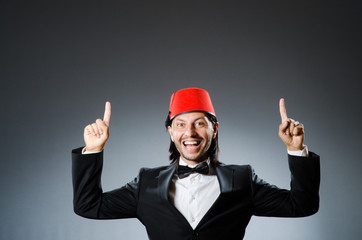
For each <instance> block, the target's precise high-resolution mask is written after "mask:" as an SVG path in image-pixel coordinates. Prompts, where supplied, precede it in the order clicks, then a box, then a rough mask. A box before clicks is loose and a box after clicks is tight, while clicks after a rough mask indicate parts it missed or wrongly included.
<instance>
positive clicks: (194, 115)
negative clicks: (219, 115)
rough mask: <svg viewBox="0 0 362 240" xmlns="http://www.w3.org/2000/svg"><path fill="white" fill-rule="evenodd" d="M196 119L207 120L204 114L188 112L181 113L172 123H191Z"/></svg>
mask: <svg viewBox="0 0 362 240" xmlns="http://www.w3.org/2000/svg"><path fill="white" fill-rule="evenodd" d="M198 119H205V120H208V118H207V115H206V113H203V112H189V113H183V114H180V115H178V116H177V117H175V119H174V121H184V122H191V121H196V120H198Z"/></svg>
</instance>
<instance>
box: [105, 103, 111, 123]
mask: <svg viewBox="0 0 362 240" xmlns="http://www.w3.org/2000/svg"><path fill="white" fill-rule="evenodd" d="M110 119H111V103H110V102H108V101H107V102H106V107H105V110H104V117H103V122H104V123H105V124H107V126H109V121H110Z"/></svg>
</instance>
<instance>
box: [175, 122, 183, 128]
mask: <svg viewBox="0 0 362 240" xmlns="http://www.w3.org/2000/svg"><path fill="white" fill-rule="evenodd" d="M176 126H177V127H183V126H184V124H183V123H177V125H176Z"/></svg>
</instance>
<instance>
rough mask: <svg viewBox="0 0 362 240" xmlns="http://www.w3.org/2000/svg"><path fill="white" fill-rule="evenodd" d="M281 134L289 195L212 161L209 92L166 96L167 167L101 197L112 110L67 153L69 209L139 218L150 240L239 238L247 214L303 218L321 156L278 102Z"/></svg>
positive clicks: (312, 206)
mask: <svg viewBox="0 0 362 240" xmlns="http://www.w3.org/2000/svg"><path fill="white" fill-rule="evenodd" d="M280 115H281V120H282V123H281V124H280V126H279V136H280V138H281V139H282V141H283V142H284V144H285V145H286V147H287V149H288V153H289V155H288V160H289V166H290V170H291V174H292V178H291V190H290V191H289V190H284V189H279V188H277V187H276V186H274V185H270V184H268V183H266V182H265V181H263V180H261V179H260V178H259V177H258V176H257V175H256V174H255V173H254V171H253V169H252V168H251V167H250V166H249V165H243V166H238V165H225V164H222V163H220V162H219V160H218V137H217V136H218V127H219V123H218V122H217V120H216V114H215V111H214V108H213V105H212V102H211V99H210V97H209V94H208V93H207V92H206V91H205V90H203V89H199V88H188V89H182V90H179V91H177V92H175V93H174V94H173V95H172V97H171V102H170V109H169V115H168V116H167V120H166V127H167V129H168V132H169V134H170V138H171V145H170V153H171V154H170V160H171V164H170V165H168V166H163V167H159V168H154V169H141V170H140V172H139V175H138V177H136V178H135V179H134V181H132V182H130V183H128V184H126V185H125V186H124V187H121V188H119V189H116V190H113V191H111V192H106V193H103V192H102V188H101V186H100V178H101V170H102V161H103V152H102V151H103V149H104V146H105V144H106V141H107V139H108V134H109V133H108V127H109V121H110V116H111V105H110V103H109V102H107V103H106V107H105V113H104V118H103V120H101V119H97V120H96V122H95V123H93V124H90V125H88V126H87V127H86V128H85V130H84V140H85V145H86V146H85V148H78V149H75V150H73V152H72V157H73V186H74V211H75V212H76V213H77V214H79V215H81V216H83V217H87V218H93V219H116V218H131V217H133V218H138V219H139V220H140V221H141V223H142V224H143V225H144V226H145V227H146V230H147V233H148V237H149V239H152V240H162V239H165V240H169V239H172V240H181V239H182V240H184V239H200V240H203V239H205V240H206V239H207V240H218V239H220V240H221V239H228V240H233V239H238V240H239V239H242V238H243V236H244V234H245V228H246V226H247V224H248V223H249V220H250V218H251V216H252V215H256V216H275V217H302V216H308V215H311V214H314V213H315V212H317V211H318V207H319V195H318V191H319V179H320V175H319V156H318V155H316V154H314V153H313V152H309V153H308V150H307V148H306V146H305V145H304V144H303V140H304V130H303V125H302V124H301V123H298V122H296V121H294V120H292V119H290V118H288V117H287V113H286V110H285V105H284V99H281V100H280Z"/></svg>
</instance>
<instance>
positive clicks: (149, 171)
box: [140, 164, 176, 176]
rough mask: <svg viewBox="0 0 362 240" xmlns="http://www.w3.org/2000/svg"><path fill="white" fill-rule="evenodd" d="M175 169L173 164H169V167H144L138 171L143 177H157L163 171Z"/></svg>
mask: <svg viewBox="0 0 362 240" xmlns="http://www.w3.org/2000/svg"><path fill="white" fill-rule="evenodd" d="M175 168H176V165H174V164H170V165H165V166H159V167H153V168H148V167H144V168H141V169H140V174H143V175H144V174H145V175H148V176H150V175H159V174H160V173H161V172H163V171H172V170H173V169H175Z"/></svg>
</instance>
